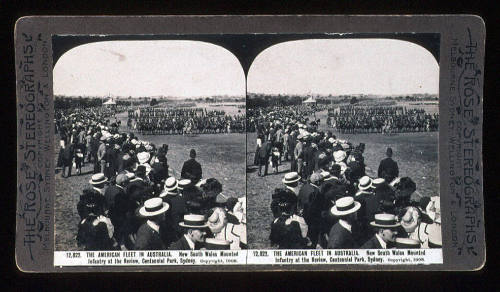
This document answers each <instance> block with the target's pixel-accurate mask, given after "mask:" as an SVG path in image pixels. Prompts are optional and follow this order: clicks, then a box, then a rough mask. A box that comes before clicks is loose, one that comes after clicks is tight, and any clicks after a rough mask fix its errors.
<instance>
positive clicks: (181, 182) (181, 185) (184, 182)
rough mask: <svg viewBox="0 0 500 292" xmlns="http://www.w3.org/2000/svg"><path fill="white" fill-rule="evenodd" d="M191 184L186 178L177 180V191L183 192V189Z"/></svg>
mask: <svg viewBox="0 0 500 292" xmlns="http://www.w3.org/2000/svg"><path fill="white" fill-rule="evenodd" d="M190 184H191V180H190V179H188V178H184V179H181V180H179V184H178V187H179V189H181V190H183V189H184V188H185V187H187V186H189V185H190Z"/></svg>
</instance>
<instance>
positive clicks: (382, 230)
mask: <svg viewBox="0 0 500 292" xmlns="http://www.w3.org/2000/svg"><path fill="white" fill-rule="evenodd" d="M370 225H371V226H372V227H375V230H376V231H375V235H374V236H373V237H372V238H371V239H370V240H368V241H367V242H365V243H364V244H363V245H362V246H361V248H362V249H386V248H388V247H391V246H390V245H392V244H394V242H395V241H396V236H397V235H398V231H397V228H398V227H399V226H400V225H401V224H400V223H399V222H398V221H397V218H396V216H395V215H392V214H376V215H375V220H374V221H372V222H370ZM388 245H389V246H388Z"/></svg>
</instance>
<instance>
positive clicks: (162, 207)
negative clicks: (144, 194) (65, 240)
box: [139, 198, 170, 217]
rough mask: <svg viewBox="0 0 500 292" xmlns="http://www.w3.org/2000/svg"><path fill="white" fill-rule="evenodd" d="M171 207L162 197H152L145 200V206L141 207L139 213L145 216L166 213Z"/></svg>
mask: <svg viewBox="0 0 500 292" xmlns="http://www.w3.org/2000/svg"><path fill="white" fill-rule="evenodd" d="M169 207H170V206H169V205H168V204H167V203H165V202H163V200H162V199H161V198H152V199H149V200H146V201H145V202H144V206H142V207H141V208H140V209H139V214H141V215H142V216H144V217H153V216H157V215H160V214H162V213H165V212H166V211H167V210H168V208H169Z"/></svg>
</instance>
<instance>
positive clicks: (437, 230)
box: [426, 224, 443, 248]
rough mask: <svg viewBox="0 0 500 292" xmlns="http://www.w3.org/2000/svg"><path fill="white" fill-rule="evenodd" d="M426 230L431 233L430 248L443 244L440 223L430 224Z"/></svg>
mask: <svg viewBox="0 0 500 292" xmlns="http://www.w3.org/2000/svg"><path fill="white" fill-rule="evenodd" d="M426 232H427V234H428V235H429V238H428V242H427V243H428V245H429V248H440V247H442V246H443V239H442V237H441V236H442V235H441V227H440V226H439V225H438V224H430V225H428V226H427V228H426Z"/></svg>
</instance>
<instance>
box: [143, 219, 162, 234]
mask: <svg viewBox="0 0 500 292" xmlns="http://www.w3.org/2000/svg"><path fill="white" fill-rule="evenodd" d="M146 224H148V225H149V227H151V229H153V230H154V231H156V232H158V233H160V226H158V224H156V223H155V222H153V221H149V220H148V221H146Z"/></svg>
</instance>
